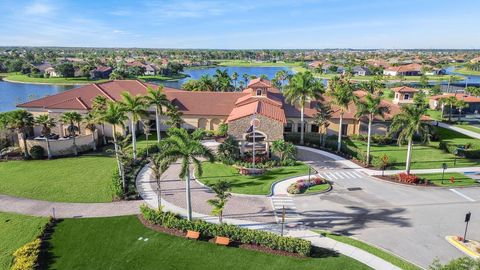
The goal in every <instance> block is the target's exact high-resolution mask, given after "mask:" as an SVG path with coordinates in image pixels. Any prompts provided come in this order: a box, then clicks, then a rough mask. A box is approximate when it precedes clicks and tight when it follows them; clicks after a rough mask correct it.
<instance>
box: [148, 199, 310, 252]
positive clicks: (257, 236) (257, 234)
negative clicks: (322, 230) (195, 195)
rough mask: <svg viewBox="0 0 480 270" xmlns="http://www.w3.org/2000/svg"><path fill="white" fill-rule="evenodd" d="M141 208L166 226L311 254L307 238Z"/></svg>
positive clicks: (203, 235)
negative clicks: (186, 217) (285, 235)
mask: <svg viewBox="0 0 480 270" xmlns="http://www.w3.org/2000/svg"><path fill="white" fill-rule="evenodd" d="M140 210H141V213H142V215H143V217H144V218H145V219H146V220H147V221H149V222H151V223H154V224H157V225H161V226H163V227H166V228H173V229H178V230H181V231H184V232H186V231H187V230H192V231H198V232H200V234H201V236H202V237H206V238H211V237H216V236H225V237H228V238H230V239H231V240H232V241H236V242H240V243H243V244H253V245H259V246H264V247H268V248H271V249H274V250H282V251H287V252H292V253H298V254H301V255H304V256H309V255H310V251H311V243H310V242H309V241H307V240H303V239H298V238H292V237H283V236H280V235H277V234H274V233H270V232H265V231H260V230H250V229H246V228H241V227H238V226H235V225H229V224H220V225H218V224H213V223H208V222H206V221H203V220H193V221H189V220H187V219H184V218H182V217H180V216H179V215H176V214H173V213H171V212H163V211H161V210H155V209H151V208H149V207H148V206H145V205H143V206H141V207H140Z"/></svg>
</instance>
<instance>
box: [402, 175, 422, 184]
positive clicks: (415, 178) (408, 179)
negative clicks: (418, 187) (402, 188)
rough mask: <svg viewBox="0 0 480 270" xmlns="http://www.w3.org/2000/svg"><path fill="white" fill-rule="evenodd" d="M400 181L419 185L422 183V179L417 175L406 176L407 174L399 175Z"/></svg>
mask: <svg viewBox="0 0 480 270" xmlns="http://www.w3.org/2000/svg"><path fill="white" fill-rule="evenodd" d="M397 178H398V181H400V182H403V183H408V184H417V183H418V182H420V177H418V176H416V175H415V174H406V173H399V174H397Z"/></svg>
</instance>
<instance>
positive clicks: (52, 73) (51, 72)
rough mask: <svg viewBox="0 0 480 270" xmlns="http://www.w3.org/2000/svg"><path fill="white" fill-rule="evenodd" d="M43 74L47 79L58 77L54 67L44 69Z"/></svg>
mask: <svg viewBox="0 0 480 270" xmlns="http://www.w3.org/2000/svg"><path fill="white" fill-rule="evenodd" d="M45 74H46V75H48V77H50V78H53V77H60V74H59V73H58V72H57V71H56V70H55V68H54V67H49V68H46V69H45Z"/></svg>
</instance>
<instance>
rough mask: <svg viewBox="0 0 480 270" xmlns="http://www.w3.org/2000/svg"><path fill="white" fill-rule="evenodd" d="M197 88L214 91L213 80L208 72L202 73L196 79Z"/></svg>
mask: <svg viewBox="0 0 480 270" xmlns="http://www.w3.org/2000/svg"><path fill="white" fill-rule="evenodd" d="M197 87H198V89H197V90H196V91H215V81H214V80H213V79H212V77H210V75H208V74H203V75H202V76H200V79H198V86H197Z"/></svg>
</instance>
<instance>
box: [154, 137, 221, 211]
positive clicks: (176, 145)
mask: <svg viewBox="0 0 480 270" xmlns="http://www.w3.org/2000/svg"><path fill="white" fill-rule="evenodd" d="M167 134H168V137H167V138H166V139H164V140H162V142H161V147H162V149H163V151H162V153H160V158H161V159H163V160H165V162H166V163H167V164H171V163H173V162H176V161H177V160H180V164H181V169H180V174H179V177H180V178H183V179H185V182H186V185H185V192H186V201H187V212H188V220H192V202H191V194H190V164H192V163H193V165H194V168H195V171H196V175H197V177H198V176H202V174H203V168H202V162H201V161H200V159H202V158H205V159H207V160H208V161H210V162H213V161H214V159H215V158H214V156H213V154H212V152H211V150H210V149H208V148H207V147H205V146H204V145H203V144H202V143H201V142H200V140H201V139H202V137H203V135H204V134H203V131H202V130H200V129H198V130H196V131H194V132H193V133H192V134H188V132H187V131H186V130H185V129H180V128H170V129H169V130H168V132H167Z"/></svg>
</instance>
